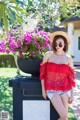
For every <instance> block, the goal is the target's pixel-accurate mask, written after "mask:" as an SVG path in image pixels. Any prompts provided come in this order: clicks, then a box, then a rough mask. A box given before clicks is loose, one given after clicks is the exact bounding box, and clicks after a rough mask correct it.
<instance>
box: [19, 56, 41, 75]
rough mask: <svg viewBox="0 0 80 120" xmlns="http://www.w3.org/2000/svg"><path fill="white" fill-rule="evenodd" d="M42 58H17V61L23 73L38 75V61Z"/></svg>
mask: <svg viewBox="0 0 80 120" xmlns="http://www.w3.org/2000/svg"><path fill="white" fill-rule="evenodd" d="M41 62H42V59H38V58H35V59H23V58H18V59H17V63H18V66H19V68H20V70H22V71H23V72H25V73H28V74H31V75H32V77H39V74H40V63H41Z"/></svg>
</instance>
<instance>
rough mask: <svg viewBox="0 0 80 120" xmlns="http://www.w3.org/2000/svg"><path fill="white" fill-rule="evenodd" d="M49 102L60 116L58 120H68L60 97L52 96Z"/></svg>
mask: <svg viewBox="0 0 80 120" xmlns="http://www.w3.org/2000/svg"><path fill="white" fill-rule="evenodd" d="M51 102H52V104H53V106H54V108H55V109H56V111H57V112H58V114H59V116H60V118H59V120H68V116H67V111H66V109H65V107H64V105H63V102H62V99H61V96H60V95H58V94H54V95H53V97H52V98H51Z"/></svg>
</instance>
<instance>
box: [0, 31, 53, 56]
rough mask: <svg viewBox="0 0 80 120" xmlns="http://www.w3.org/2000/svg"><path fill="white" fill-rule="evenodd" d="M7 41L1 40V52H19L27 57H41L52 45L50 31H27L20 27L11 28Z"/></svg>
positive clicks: (19, 54)
mask: <svg viewBox="0 0 80 120" xmlns="http://www.w3.org/2000/svg"><path fill="white" fill-rule="evenodd" d="M5 41H7V42H5ZM5 41H2V42H0V52H6V53H7V54H8V53H10V52H17V53H18V56H20V57H25V58H34V57H40V58H41V57H43V55H44V53H45V52H46V51H47V50H48V49H49V47H50V45H51V43H50V37H49V33H48V32H44V31H42V30H41V31H37V32H35V31H29V32H26V33H23V31H20V30H18V29H15V30H11V31H9V32H8V33H7V38H6V40H5Z"/></svg>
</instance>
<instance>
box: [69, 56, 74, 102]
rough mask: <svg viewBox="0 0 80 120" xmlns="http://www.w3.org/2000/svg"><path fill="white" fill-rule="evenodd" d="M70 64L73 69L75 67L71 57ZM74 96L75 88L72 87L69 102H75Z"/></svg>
mask: <svg viewBox="0 0 80 120" xmlns="http://www.w3.org/2000/svg"><path fill="white" fill-rule="evenodd" d="M68 64H69V66H70V67H71V68H72V69H74V67H73V66H74V65H73V60H72V58H71V57H69V58H68ZM73 97H74V88H72V90H71V97H70V98H69V103H72V102H73Z"/></svg>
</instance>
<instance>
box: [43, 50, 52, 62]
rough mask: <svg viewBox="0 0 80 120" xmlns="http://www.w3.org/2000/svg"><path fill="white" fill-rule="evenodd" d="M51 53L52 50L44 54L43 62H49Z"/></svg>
mask: <svg viewBox="0 0 80 120" xmlns="http://www.w3.org/2000/svg"><path fill="white" fill-rule="evenodd" d="M51 55H52V51H47V52H46V53H45V55H44V58H43V62H47V61H48V59H49V58H50V56H51Z"/></svg>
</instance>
